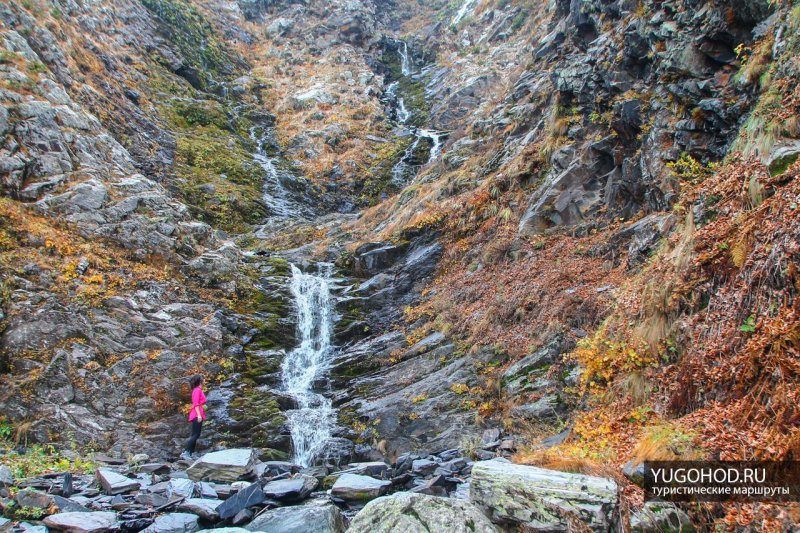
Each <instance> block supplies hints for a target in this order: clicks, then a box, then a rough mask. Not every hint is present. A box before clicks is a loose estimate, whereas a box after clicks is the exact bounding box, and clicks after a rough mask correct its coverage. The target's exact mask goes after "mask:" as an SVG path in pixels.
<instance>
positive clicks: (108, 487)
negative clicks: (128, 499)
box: [95, 468, 141, 496]
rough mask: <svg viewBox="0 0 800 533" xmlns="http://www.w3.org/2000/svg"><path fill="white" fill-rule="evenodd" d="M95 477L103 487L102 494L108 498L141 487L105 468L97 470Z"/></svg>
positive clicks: (132, 480)
mask: <svg viewBox="0 0 800 533" xmlns="http://www.w3.org/2000/svg"><path fill="white" fill-rule="evenodd" d="M95 477H97V481H99V482H100V485H101V486H102V487H103V492H105V493H106V494H108V495H109V496H113V495H115V494H123V493H125V492H131V491H133V490H137V489H138V488H139V486H140V485H141V484H140V483H139V482H138V481H136V480H134V479H130V478H127V477H125V476H123V475H122V474H120V473H118V472H114V471H113V470H109V469H107V468H98V469H97V473H96V474H95Z"/></svg>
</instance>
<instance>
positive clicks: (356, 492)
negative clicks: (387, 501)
mask: <svg viewBox="0 0 800 533" xmlns="http://www.w3.org/2000/svg"><path fill="white" fill-rule="evenodd" d="M391 484H392V482H391V481H383V480H380V479H375V478H371V477H369V476H359V475H358V474H342V475H341V476H339V478H338V479H337V480H336V483H334V484H333V487H332V488H331V496H333V497H334V498H340V499H342V500H345V501H347V502H364V501H369V500H374V499H375V498H377V497H378V496H382V495H383V494H385V493H386V491H387V490H389V486H390V485H391Z"/></svg>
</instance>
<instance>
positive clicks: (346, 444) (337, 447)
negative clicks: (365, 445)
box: [323, 437, 355, 467]
mask: <svg viewBox="0 0 800 533" xmlns="http://www.w3.org/2000/svg"><path fill="white" fill-rule="evenodd" d="M354 453H355V444H353V441H351V440H350V439H346V438H344V437H332V438H330V439H328V440H327V441H325V446H324V447H323V454H324V460H325V463H326V464H329V465H332V466H336V467H338V466H340V465H345V464H347V463H349V462H350V461H352V460H353V455H354Z"/></svg>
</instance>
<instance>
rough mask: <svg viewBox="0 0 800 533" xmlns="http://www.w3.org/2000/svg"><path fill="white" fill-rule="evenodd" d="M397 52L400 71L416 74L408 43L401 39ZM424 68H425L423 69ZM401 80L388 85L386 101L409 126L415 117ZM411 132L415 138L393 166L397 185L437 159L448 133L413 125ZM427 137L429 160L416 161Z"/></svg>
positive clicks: (393, 175) (393, 178)
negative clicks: (416, 153) (408, 104)
mask: <svg viewBox="0 0 800 533" xmlns="http://www.w3.org/2000/svg"><path fill="white" fill-rule="evenodd" d="M397 54H398V55H399V56H400V71H401V73H402V75H403V76H407V77H412V76H414V70H413V65H412V62H411V55H410V53H409V50H408V43H406V42H405V41H399V44H398V45H397ZM423 70H424V69H423ZM399 91H400V82H399V81H394V82H392V83H390V84H389V85H388V86H387V87H386V101H387V102H388V103H389V104H390V106H392V107H393V110H394V115H395V120H396V122H397V124H398V125H399V126H407V125H409V122H410V121H411V119H412V118H413V117H414V113H413V111H412V110H410V109H408V106H407V105H406V102H405V99H404V98H403V96H401V95H400V94H399ZM410 131H411V134H412V135H413V136H414V140H413V141H412V142H411V144H409V145H408V147H407V148H406V149H405V151H404V152H403V155H402V156H401V157H400V160H399V161H398V162H397V163H396V164H395V166H394V167H393V168H392V184H393V185H394V186H396V187H402V186H404V185H406V183H407V182H408V181H409V178H408V176H409V175H410V174H412V173H414V171H416V170H418V169H419V168H420V167H422V166H425V165H427V164H429V163H431V162H433V161H435V160H436V159H437V158H438V157H439V155H440V154H441V152H442V139H443V138H444V136H445V135H446V134H445V133H444V132H440V131H436V130H432V129H428V128H420V127H414V126H412V127H411V129H410ZM423 139H425V140H426V142H430V144H431V149H430V152H429V155H428V159H427V161H425V162H424V163H423V164H421V165H420V164H419V163H418V162H416V164H415V161H414V156H415V152H416V150H417V149H418V148H419V143H420V142H421V141H422V140H423Z"/></svg>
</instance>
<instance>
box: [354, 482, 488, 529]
mask: <svg viewBox="0 0 800 533" xmlns="http://www.w3.org/2000/svg"><path fill="white" fill-rule="evenodd" d="M394 531H402V532H403V533H428V532H430V531H447V532H448V533H473V532H476V531H480V532H482V533H492V532H499V531H500V530H499V529H497V527H495V525H494V524H492V523H491V522H490V521H489V518H487V517H486V516H485V515H484V514H483V513H482V512H481V510H480V509H479V508H478V507H476V506H475V505H473V504H471V503H469V502H466V501H463V500H454V499H451V498H440V497H438V496H427V495H425V494H414V493H410V492H398V493H396V494H392V495H391V496H384V497H382V498H378V499H376V500H372V501H371V502H369V503H368V504H367V505H366V506H365V507H364V508H363V509H362V510H361V511H360V512H359V513H358V514H357V515H356V516H355V518H353V521H352V522H351V523H350V529H348V532H349V533H390V532H394Z"/></svg>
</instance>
